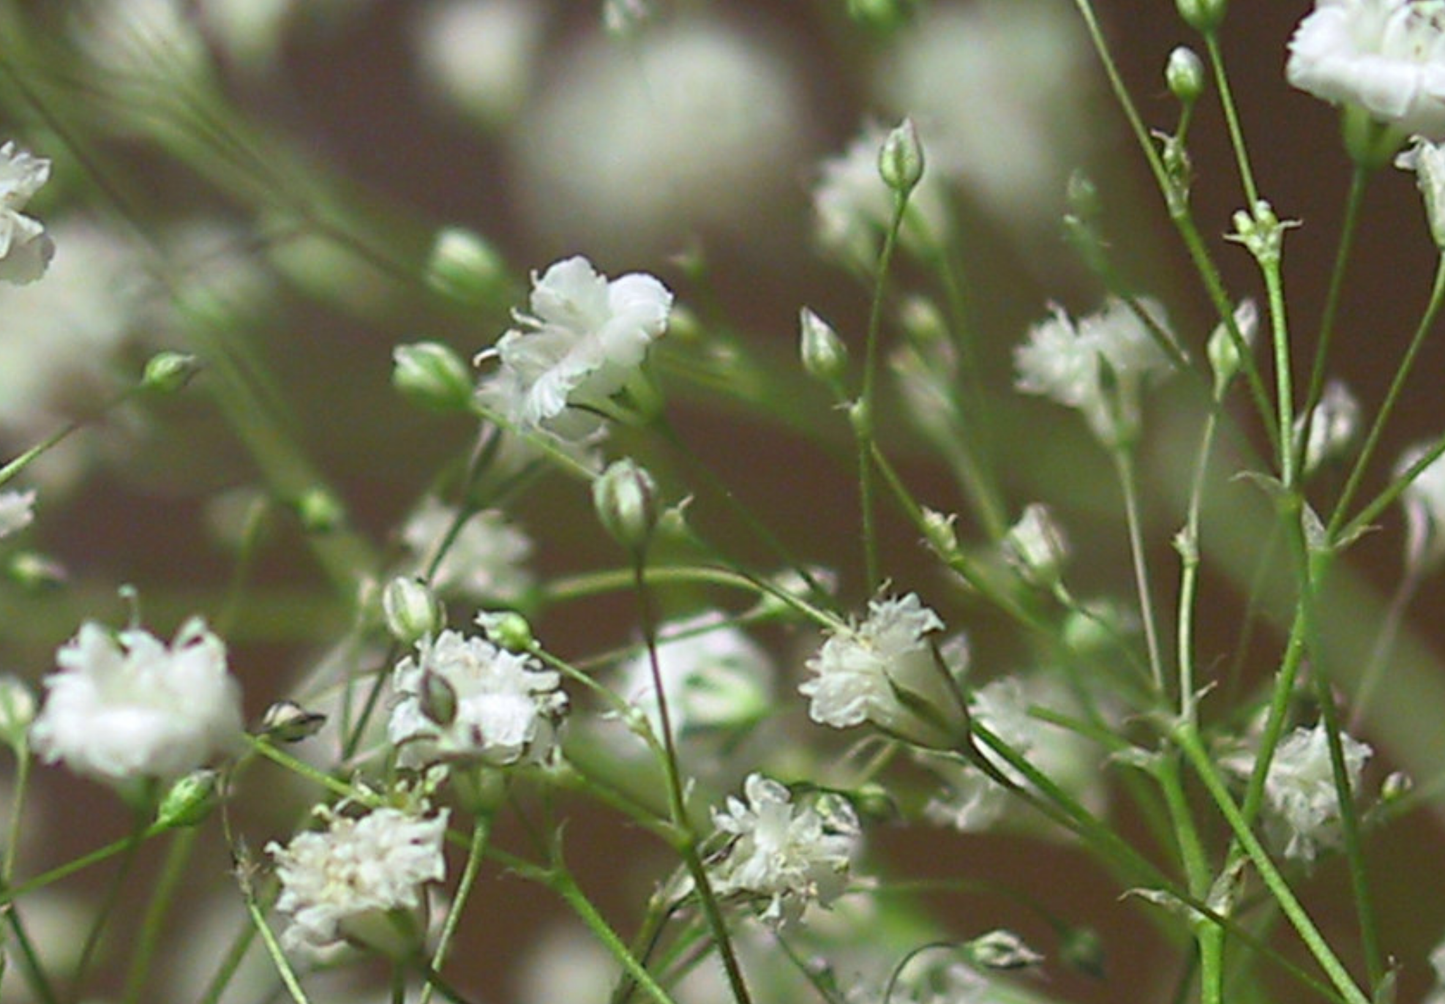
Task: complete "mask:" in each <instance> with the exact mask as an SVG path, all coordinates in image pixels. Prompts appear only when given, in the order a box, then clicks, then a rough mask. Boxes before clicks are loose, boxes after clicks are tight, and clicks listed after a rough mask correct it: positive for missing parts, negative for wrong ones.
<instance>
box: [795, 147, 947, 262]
mask: <svg viewBox="0 0 1445 1004" xmlns="http://www.w3.org/2000/svg"><path fill="white" fill-rule="evenodd" d="M887 137H888V132H887V130H885V129H884V128H883V127H882V126H879V125H877V124H870V125H868V126H866V127H865V128H864V129H863V132H862V133H861V134H860V135H859V136H858V137H857V138H855V139H854V140H853V141H852V142H851V143H849V144H848V148H847V149H846V150H845V151H844V152H843V153H841V154H839V155H838V156H835V157H830V158H828V159H827V160H825V161H823V165H822V169H821V171H820V176H819V178H818V183H817V185H816V186H814V188H813V217H814V235H815V238H816V240H817V242H818V246H819V247H820V248H821V249H822V250H823V252H824V253H825V254H828V255H831V256H832V257H834V258H836V259H838V260H839V261H841V262H842V263H843V264H845V265H847V266H849V267H850V268H855V269H858V270H859V271H861V272H863V273H864V274H867V275H871V274H872V272H873V270H874V269H875V268H876V267H877V264H878V254H879V250H880V249H881V248H882V246H883V235H884V234H885V233H886V232H887V230H888V227H889V226H890V225H891V223H892V222H893V213H894V203H895V200H896V198H897V196H896V194H895V193H894V192H893V190H892V189H891V188H889V187H888V185H887V184H886V183H885V182H884V181H883V178H882V176H881V175H880V174H879V173H878V152H879V150H880V149H881V148H882V146H883V143H884V141H885V140H886V139H887ZM947 232H948V205H947V202H946V201H945V198H944V194H943V189H942V188H941V187H940V185H939V183H938V182H937V181H935V180H934V179H933V176H932V175H930V174H927V173H925V174H924V175H923V180H922V181H920V182H919V184H918V186H917V187H915V188H914V189H913V191H912V194H910V195H909V197H908V207H907V210H906V212H905V215H904V217H903V229H902V230H901V231H900V235H899V236H900V239H901V240H902V242H903V246H904V247H906V248H908V249H909V250H910V251H912V252H913V253H914V254H917V255H920V256H926V255H929V254H933V253H937V252H938V250H939V249H940V248H941V247H942V245H943V242H944V238H945V237H946V235H947Z"/></svg>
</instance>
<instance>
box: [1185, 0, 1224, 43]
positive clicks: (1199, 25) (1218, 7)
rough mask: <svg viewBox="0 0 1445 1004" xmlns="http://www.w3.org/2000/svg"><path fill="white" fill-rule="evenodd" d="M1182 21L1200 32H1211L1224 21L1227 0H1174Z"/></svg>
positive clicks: (1208, 33)
mask: <svg viewBox="0 0 1445 1004" xmlns="http://www.w3.org/2000/svg"><path fill="white" fill-rule="evenodd" d="M1175 6H1176V7H1177V8H1178V10H1179V16H1180V17H1181V18H1183V19H1184V23H1185V24H1187V25H1189V27H1191V28H1193V29H1194V30H1195V31H1197V32H1199V33H1200V34H1204V35H1210V34H1213V33H1214V32H1215V31H1216V30H1217V29H1218V28H1219V26H1220V25H1221V24H1223V23H1224V15H1225V13H1226V12H1227V11H1228V9H1229V0H1175Z"/></svg>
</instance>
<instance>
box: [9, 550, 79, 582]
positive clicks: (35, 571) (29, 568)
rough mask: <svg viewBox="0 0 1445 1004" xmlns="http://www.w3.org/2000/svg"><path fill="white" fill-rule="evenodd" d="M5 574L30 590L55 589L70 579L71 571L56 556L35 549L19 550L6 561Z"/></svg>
mask: <svg viewBox="0 0 1445 1004" xmlns="http://www.w3.org/2000/svg"><path fill="white" fill-rule="evenodd" d="M5 575H6V577H7V578H9V579H10V580H11V581H12V582H14V583H15V584H16V585H18V586H20V587H21V588H22V589H25V590H27V591H29V592H39V591H40V590H42V589H54V588H56V587H57V586H63V585H65V583H66V582H68V581H69V580H70V573H69V572H68V571H66V568H65V566H64V565H62V564H61V563H60V562H58V561H56V560H55V559H54V558H48V557H46V556H45V555H43V554H37V553H36V552H35V551H17V552H16V553H15V554H12V555H11V556H10V560H9V561H7V562H6V563H5Z"/></svg>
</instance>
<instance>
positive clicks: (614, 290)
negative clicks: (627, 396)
mask: <svg viewBox="0 0 1445 1004" xmlns="http://www.w3.org/2000/svg"><path fill="white" fill-rule="evenodd" d="M531 305H532V314H531V315H526V314H520V313H519V314H518V315H517V322H518V323H519V324H520V325H521V327H520V328H513V329H512V330H510V331H508V332H507V333H506V334H504V335H503V336H502V337H501V339H500V340H499V341H498V342H497V344H496V347H495V348H494V349H492V350H491V351H492V352H493V353H495V355H496V356H497V358H498V359H499V360H500V368H499V369H498V370H497V372H496V373H494V374H492V375H491V376H490V377H489V378H487V379H486V380H484V381H483V382H482V385H481V386H480V388H479V389H478V392H477V394H478V397H479V398H480V399H481V400H482V401H483V402H484V403H486V404H488V405H489V406H491V407H493V408H496V409H497V410H498V411H500V412H501V413H502V414H503V415H504V416H506V418H507V419H509V420H510V421H512V422H514V423H516V424H517V425H518V426H521V427H522V428H531V429H547V430H548V431H551V432H553V433H555V434H557V435H558V436H561V437H562V438H563V439H571V440H576V439H581V438H583V437H585V436H587V435H589V434H591V433H592V432H594V431H596V429H597V428H598V427H599V421H600V420H599V419H598V417H597V416H596V415H595V414H592V413H591V412H589V411H584V410H582V409H589V408H590V409H598V408H605V407H606V405H607V399H608V398H610V397H611V396H612V395H614V394H616V393H617V392H618V391H620V390H622V389H623V387H624V386H625V385H626V383H627V382H628V380H629V379H631V378H632V377H633V376H634V375H635V374H636V373H637V372H638V370H639V368H640V367H641V365H642V360H643V357H644V356H645V355H646V354H647V349H648V347H649V346H650V345H651V344H652V342H653V341H654V340H655V339H657V338H659V337H660V336H661V335H662V333H663V331H664V330H665V329H666V328H667V316H668V312H669V311H670V310H671V309H672V293H671V292H669V291H668V289H667V287H666V286H664V285H663V284H662V283H661V282H659V281H658V280H657V279H656V278H654V277H653V276H650V275H646V274H643V273H640V272H633V273H629V274H628V275H624V276H622V277H620V278H617V279H613V280H611V281H610V282H609V281H608V279H607V277H606V276H605V275H601V274H599V273H598V272H597V271H596V270H595V269H593V267H592V263H591V262H589V261H588V260H587V259H586V258H583V257H581V256H577V257H574V258H568V259H566V260H564V261H559V262H557V263H556V264H554V265H552V266H551V267H550V268H548V269H547V271H546V272H544V273H543V274H542V275H541V276H537V275H536V274H535V273H534V274H533V276H532V298H531Z"/></svg>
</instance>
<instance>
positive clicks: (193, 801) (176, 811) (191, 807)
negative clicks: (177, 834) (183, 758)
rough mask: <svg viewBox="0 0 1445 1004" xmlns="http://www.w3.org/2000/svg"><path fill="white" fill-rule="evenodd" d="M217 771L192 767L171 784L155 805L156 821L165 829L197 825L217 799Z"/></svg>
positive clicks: (218, 775)
mask: <svg viewBox="0 0 1445 1004" xmlns="http://www.w3.org/2000/svg"><path fill="white" fill-rule="evenodd" d="M219 781H220V774H219V773H218V772H216V771H214V770H210V769H208V768H203V769H201V770H196V771H192V772H191V773H189V774H187V775H186V776H185V777H183V778H181V779H180V780H179V781H177V782H176V783H175V784H173V785H171V787H170V790H169V791H167V792H166V793H165V795H163V796H162V797H161V803H160V806H159V807H158V808H157V809H156V825H157V826H160V827H163V828H165V829H173V828H175V827H180V826H196V825H197V824H199V823H201V822H203V821H204V820H205V818H206V817H207V816H209V815H210V814H211V810H212V809H214V808H215V807H216V803H217V802H218V801H219V794H218V792H217V786H218V783H219Z"/></svg>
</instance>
